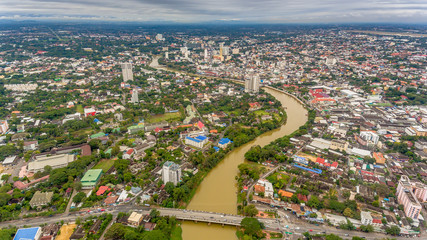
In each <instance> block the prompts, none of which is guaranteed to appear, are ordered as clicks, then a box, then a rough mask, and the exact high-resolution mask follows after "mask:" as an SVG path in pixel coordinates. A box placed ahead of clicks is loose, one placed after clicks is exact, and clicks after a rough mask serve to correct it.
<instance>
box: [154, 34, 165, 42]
mask: <svg viewBox="0 0 427 240" xmlns="http://www.w3.org/2000/svg"><path fill="white" fill-rule="evenodd" d="M156 40H157V41H164V40H165V39H164V38H163V34H160V33H157V35H156Z"/></svg>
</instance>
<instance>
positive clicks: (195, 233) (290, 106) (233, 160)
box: [182, 88, 307, 240]
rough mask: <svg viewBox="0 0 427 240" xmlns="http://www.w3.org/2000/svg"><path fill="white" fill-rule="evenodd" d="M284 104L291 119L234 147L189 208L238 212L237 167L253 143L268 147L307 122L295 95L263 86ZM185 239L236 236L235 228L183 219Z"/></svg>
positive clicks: (231, 237) (305, 113) (215, 238)
mask: <svg viewBox="0 0 427 240" xmlns="http://www.w3.org/2000/svg"><path fill="white" fill-rule="evenodd" d="M264 90H266V91H267V92H268V93H270V94H271V95H273V96H274V97H275V98H276V99H277V100H279V101H280V102H281V103H282V106H283V107H285V110H286V113H287V116H288V119H287V122H286V123H285V124H284V125H282V126H281V127H280V128H279V129H276V130H272V131H269V132H267V133H264V134H262V135H261V136H259V137H257V138H256V139H254V140H253V141H251V142H249V143H246V144H244V145H243V146H240V147H239V148H236V149H234V150H233V151H231V152H230V153H228V154H227V156H226V157H225V158H224V159H223V160H222V161H221V162H220V163H219V164H218V165H217V166H216V167H215V168H214V169H212V170H211V172H210V173H209V174H208V175H207V176H206V177H205V179H204V180H203V182H202V183H201V184H200V186H199V187H198V189H197V191H196V194H195V195H194V197H193V199H192V200H191V202H190V204H189V205H188V207H187V208H188V209H192V210H202V211H209V212H218V213H226V214H237V192H236V191H237V186H236V180H235V176H236V175H237V171H238V169H237V166H238V165H239V164H241V163H243V162H244V155H245V153H246V152H247V151H248V150H249V149H250V148H251V147H252V146H254V145H260V146H265V145H267V144H269V143H270V142H272V141H274V140H275V139H277V138H280V137H283V136H285V135H289V134H291V133H292V132H294V131H295V130H297V129H298V128H299V127H300V126H302V125H304V123H305V122H306V121H307V110H306V109H304V107H303V106H302V105H301V104H300V103H299V102H298V101H297V100H295V99H294V98H293V97H291V96H288V95H287V94H284V93H281V92H279V91H276V90H272V89H267V88H264ZM182 229H183V233H182V236H183V239H184V240H201V239H203V240H219V239H221V240H222V239H237V237H236V228H235V227H231V226H226V227H222V226H220V225H216V224H212V225H209V226H208V225H207V224H206V223H193V222H183V224H182Z"/></svg>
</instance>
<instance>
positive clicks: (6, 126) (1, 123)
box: [0, 120, 9, 134]
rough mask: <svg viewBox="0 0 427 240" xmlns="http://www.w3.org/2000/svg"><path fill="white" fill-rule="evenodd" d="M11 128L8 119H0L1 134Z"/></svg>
mask: <svg viewBox="0 0 427 240" xmlns="http://www.w3.org/2000/svg"><path fill="white" fill-rule="evenodd" d="M8 130H9V124H7V120H2V121H0V134H4V133H6V132H7V131H8Z"/></svg>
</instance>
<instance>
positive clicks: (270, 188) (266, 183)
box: [258, 179, 274, 197]
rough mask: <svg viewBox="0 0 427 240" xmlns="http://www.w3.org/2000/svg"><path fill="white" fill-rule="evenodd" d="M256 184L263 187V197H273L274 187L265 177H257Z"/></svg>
mask: <svg viewBox="0 0 427 240" xmlns="http://www.w3.org/2000/svg"><path fill="white" fill-rule="evenodd" d="M258 185H261V186H263V187H264V188H265V193H264V196H265V197H273V193H274V189H273V184H271V182H269V181H268V180H266V179H259V180H258Z"/></svg>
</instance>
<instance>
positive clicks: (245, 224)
mask: <svg viewBox="0 0 427 240" xmlns="http://www.w3.org/2000/svg"><path fill="white" fill-rule="evenodd" d="M240 225H241V226H242V228H243V229H245V234H248V235H250V236H259V235H260V234H261V229H262V228H261V223H260V222H259V221H258V219H256V218H250V217H245V218H243V220H242V222H241V223H240Z"/></svg>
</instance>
